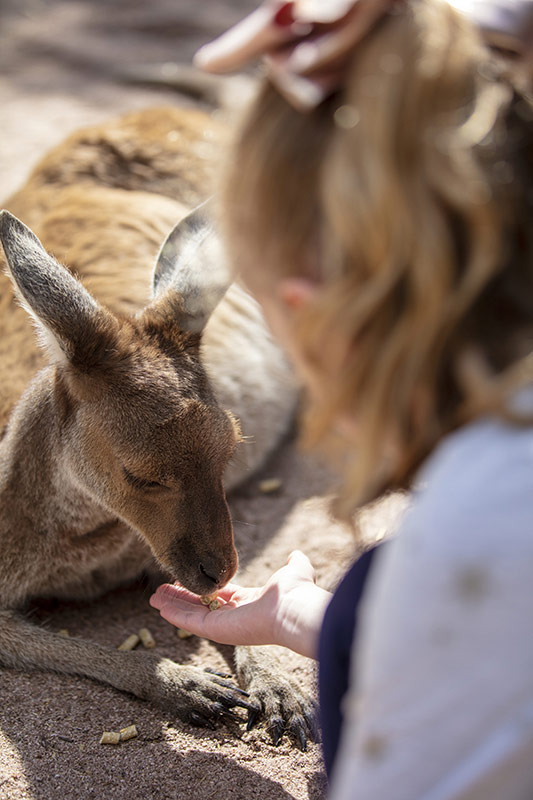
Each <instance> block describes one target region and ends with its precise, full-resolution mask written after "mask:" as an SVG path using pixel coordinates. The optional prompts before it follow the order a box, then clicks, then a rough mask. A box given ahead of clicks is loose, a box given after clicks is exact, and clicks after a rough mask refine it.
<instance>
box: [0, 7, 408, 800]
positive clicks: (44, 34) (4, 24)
mask: <svg viewBox="0 0 533 800" xmlns="http://www.w3.org/2000/svg"><path fill="white" fill-rule="evenodd" d="M254 4H255V3H254V0H239V1H237V0H202V1H201V2H195V3H191V2H186V1H185V0H152V2H147V1H146V0H137V2H136V1H135V0H63V2H61V0H1V2H0V105H1V108H2V114H1V118H0V194H1V195H3V196H4V197H6V196H7V195H9V194H10V193H11V192H12V191H13V190H14V189H15V188H17V186H18V185H19V184H20V183H21V182H22V181H23V180H24V178H25V176H26V175H27V173H28V171H29V170H30V168H31V166H32V165H33V164H34V163H35V161H36V160H37V159H38V158H39V157H40V156H41V155H42V153H43V152H44V151H45V150H46V149H47V148H49V147H50V146H51V145H53V144H55V143H57V142H58V141H60V140H61V139H62V138H63V137H64V136H65V135H66V134H67V133H68V132H70V131H71V130H73V129H75V128H76V127H79V126H81V125H84V124H87V123H93V122H98V121H100V120H102V119H104V118H106V117H109V116H111V115H114V114H116V113H117V112H121V111H127V110H131V109H137V108H143V107H148V106H150V105H161V104H162V103H169V104H187V103H189V104H190V102H191V101H190V100H187V99H186V98H184V97H181V96H179V95H178V94H177V93H176V92H172V91H168V90H164V89H157V90H155V89H151V88H148V87H141V86H138V85H132V84H125V83H123V82H121V81H119V80H118V79H117V77H116V76H117V73H118V72H120V71H122V70H123V69H124V68H127V67H131V66H138V65H150V64H153V63H155V62H163V63H172V62H173V61H180V62H188V61H189V60H190V57H191V55H192V53H193V52H194V50H195V49H196V48H197V47H198V45H199V44H201V43H202V42H204V41H207V40H209V39H210V38H212V37H213V36H214V35H215V34H217V33H218V32H220V31H221V30H223V29H224V28H225V27H226V26H227V25H229V24H230V23H231V22H233V21H234V20H236V19H237V18H239V16H241V15H242V13H243V12H244V11H245V10H247V9H249V8H251V7H253V6H254ZM273 476H274V477H279V478H281V480H282V488H281V490H280V491H279V492H277V493H276V494H272V495H263V494H261V492H260V491H259V489H258V480H259V479H260V478H261V477H273ZM330 486H331V475H330V474H329V472H328V470H327V469H326V468H325V467H324V466H322V465H320V464H319V463H318V462H317V461H316V460H314V459H311V458H309V457H308V456H305V455H303V454H301V453H300V452H299V451H298V448H297V447H296V446H295V443H294V440H293V439H292V440H290V441H288V442H287V443H286V444H285V445H284V446H283V447H282V448H281V450H280V451H279V452H278V453H277V454H276V456H275V457H274V459H273V460H272V461H271V462H270V463H269V464H268V465H267V466H266V467H265V468H264V470H263V471H262V473H261V475H259V476H254V477H253V478H252V479H251V480H250V482H249V483H248V485H247V486H246V487H244V488H243V489H241V490H240V491H239V492H238V493H237V494H235V495H234V496H233V497H232V498H231V507H232V511H233V514H234V519H235V532H236V539H237V545H238V549H239V552H240V559H241V574H240V578H241V579H242V580H243V581H254V582H255V581H263V580H264V579H265V578H266V577H268V575H269V574H270V573H271V572H272V571H273V570H274V569H275V568H277V567H279V566H280V565H281V564H283V563H284V561H285V559H286V557H287V555H288V554H289V552H290V551H291V550H292V549H294V548H296V547H300V548H301V549H303V550H305V551H306V552H307V553H308V554H309V556H310V557H311V559H312V560H313V562H314V563H315V565H316V568H317V574H318V580H319V583H320V584H321V585H324V586H332V585H333V584H334V583H335V581H336V580H338V578H339V576H340V575H341V574H342V571H343V569H344V568H345V566H346V565H347V564H348V563H349V562H350V561H351V559H352V558H353V554H354V543H353V538H352V534H351V533H350V532H349V531H348V530H346V529H344V528H343V527H341V526H339V525H337V524H335V523H334V522H332V521H331V519H330V518H329V516H328V513H327V501H326V499H325V498H326V495H327V493H328V491H329V489H330ZM395 515H396V506H395V504H394V503H392V504H389V505H387V506H385V507H380V508H379V509H378V510H377V511H376V512H373V513H370V514H369V515H367V518H366V522H365V525H366V532H367V535H368V536H371V537H372V538H373V537H375V536H381V535H382V534H384V533H385V532H386V531H387V530H388V529H389V528H390V527H391V525H392V524H393V520H394V518H395ZM0 579H1V576H0ZM148 596H149V593H148V590H147V589H146V588H143V587H142V586H136V587H129V588H126V589H123V590H120V591H116V592H114V593H112V594H110V595H108V596H106V597H104V598H102V599H101V600H100V601H99V602H97V603H92V604H90V605H87V604H85V605H84V604H68V605H67V604H62V605H57V606H55V607H51V606H48V607H39V608H37V609H35V611H34V618H35V621H36V622H37V623H40V624H43V625H46V626H48V627H49V628H50V629H53V630H60V629H62V628H66V629H68V631H69V632H70V635H79V636H83V637H86V638H90V639H93V640H94V641H97V642H99V643H101V644H105V645H109V646H110V647H116V646H117V645H118V644H119V643H120V642H121V641H122V640H123V639H124V638H125V636H126V635H127V634H128V633H130V632H134V631H136V630H137V629H138V628H140V627H142V626H148V627H149V628H150V629H151V631H152V632H153V634H154V636H155V638H156V642H157V652H159V653H161V654H162V655H165V656H168V657H171V658H173V659H175V660H176V661H179V662H183V663H190V664H195V665H200V666H211V667H218V668H223V669H228V667H229V669H230V670H231V648H220V649H219V648H216V647H215V646H214V645H212V644H211V643H208V642H206V641H203V640H200V639H198V638H195V637H194V638H192V639H189V640H187V641H180V640H179V639H178V638H177V636H176V633H175V631H174V629H173V628H171V627H170V626H169V625H167V624H166V623H165V622H163V621H161V620H160V619H159V616H158V614H157V613H156V612H155V611H153V610H152V609H150V607H149V606H148ZM279 656H280V659H281V661H282V663H283V664H284V665H285V666H286V668H287V670H289V671H290V672H291V673H292V674H293V675H294V676H296V677H297V678H298V679H299V680H300V681H301V683H302V685H304V686H306V687H307V689H308V690H309V691H311V692H312V691H314V686H315V677H316V676H315V669H314V665H313V664H312V663H311V662H310V661H308V660H306V659H303V658H300V657H297V656H295V655H292V654H290V653H288V652H284V651H280V653H279ZM131 723H135V724H136V726H137V728H138V731H139V737H138V738H137V739H134V740H131V741H130V742H128V743H125V744H123V745H121V746H119V747H104V746H101V745H99V738H100V734H101V732H102V731H103V730H113V729H118V728H121V727H124V726H126V725H128V724H131ZM325 793H326V785H325V779H324V776H323V770H322V763H321V755H320V747H319V745H312V746H311V747H310V748H309V750H308V752H306V753H300V752H299V751H298V750H296V749H295V748H294V747H293V746H292V745H291V744H290V743H289V742H288V741H286V740H285V739H284V740H283V742H282V743H281V745H280V746H279V747H277V748H274V747H272V746H271V744H270V743H269V740H268V737H267V735H266V732H265V730H264V728H263V727H262V726H261V725H259V726H258V727H257V728H256V729H254V730H253V731H251V732H248V733H247V732H245V731H244V726H241V728H239V727H237V726H235V727H234V728H233V729H231V730H230V729H229V728H227V727H222V726H220V727H219V728H218V729H217V730H216V731H201V730H198V729H195V728H192V727H187V726H185V725H183V724H181V723H179V722H176V721H175V720H173V719H169V718H168V717H166V716H165V714H164V713H161V712H159V711H157V710H154V709H152V708H149V707H148V706H147V705H146V704H143V703H142V702H140V701H138V700H136V699H133V698H131V697H128V696H125V695H123V694H120V693H119V692H117V691H115V690H114V689H112V688H109V687H107V686H103V685H99V684H96V683H93V682H90V681H88V680H82V679H78V678H75V677H66V676H61V675H54V674H45V673H31V674H30V673H28V674H22V673H18V672H14V671H11V670H0V798H1V800H29V799H30V798H32V799H33V800H71V798H76V800H88V799H89V798H98V800H108V798H109V799H111V798H113V799H114V800H121V799H122V798H124V800H145V799H146V798H194V800H240V799H241V798H242V800H245V799H246V800H248V799H249V798H254V797H258V798H259V797H260V798H262V800H282V798H283V799H286V800H289V799H290V798H294V800H307V798H309V799H310V800H311V799H312V800H319V798H323V797H325Z"/></svg>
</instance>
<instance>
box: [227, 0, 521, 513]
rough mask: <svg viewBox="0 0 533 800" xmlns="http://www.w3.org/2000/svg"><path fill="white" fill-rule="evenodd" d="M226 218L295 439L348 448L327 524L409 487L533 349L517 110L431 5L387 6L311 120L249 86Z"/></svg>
mask: <svg viewBox="0 0 533 800" xmlns="http://www.w3.org/2000/svg"><path fill="white" fill-rule="evenodd" d="M223 209H224V214H225V218H224V224H225V229H226V233H227V238H228V245H229V248H230V253H231V256H232V258H233V259H234V261H235V263H236V265H237V268H238V269H239V270H240V272H241V273H242V275H243V278H244V280H245V281H246V282H247V283H248V285H249V286H250V288H251V289H252V290H253V291H254V292H255V293H256V294H257V296H258V297H259V299H260V300H261V301H263V302H264V303H265V304H266V308H267V313H268V312H270V316H271V317H272V318H273V321H274V325H275V326H277V327H280V328H281V327H284V328H285V329H286V330H287V332H288V336H289V337H290V345H291V349H292V351H293V353H295V354H296V356H297V359H298V360H299V361H300V363H301V364H302V367H303V372H304V374H305V376H306V378H307V380H308V382H309V383H311V384H312V386H313V392H312V395H313V397H312V405H311V408H310V413H309V414H308V415H307V429H308V433H309V434H310V437H311V439H312V440H314V441H318V440H320V439H322V438H325V437H326V435H327V434H328V432H329V431H330V430H331V429H332V428H334V427H335V424H336V423H338V421H339V420H342V421H345V422H346V421H347V422H348V423H349V424H353V426H354V428H355V429H356V436H355V439H354V441H355V442H356V445H355V446H354V447H352V450H353V451H354V453H355V454H356V455H354V457H353V458H352V459H351V460H349V461H348V462H346V485H345V490H344V504H343V505H342V508H341V510H342V511H343V513H346V514H348V513H349V512H350V510H351V509H352V508H353V505H354V503H356V502H358V501H360V500H362V499H369V498H370V497H372V496H374V495H375V494H376V493H377V492H378V491H380V490H382V489H383V488H387V487H393V486H405V485H406V484H407V483H408V482H409V479H410V478H411V477H412V475H413V472H414V470H415V469H416V468H417V467H418V466H419V464H420V462H421V460H422V459H423V458H424V457H425V456H426V455H427V454H428V452H430V451H431V449H432V448H433V447H434V446H435V444H436V443H437V442H438V441H439V439H440V438H441V437H442V436H443V435H444V434H446V433H447V432H449V431H450V430H453V429H454V428H456V427H457V426H459V425H461V424H462V423H463V422H464V421H465V420H466V419H468V418H469V417H472V416H475V415H476V414H479V413H481V412H482V411H483V410H486V408H488V407H490V406H491V404H492V406H493V407H494V406H495V404H497V402H501V399H502V395H501V392H500V391H496V387H497V386H498V387H500V386H501V384H502V376H503V375H504V374H505V375H506V379H507V376H508V374H509V370H510V369H512V367H513V365H515V364H516V363H517V362H518V361H519V360H520V359H523V358H524V356H526V355H527V354H528V353H529V352H530V351H531V349H532V344H533V106H532V105H531V104H530V102H529V101H528V100H527V99H526V97H525V96H523V95H522V94H521V93H520V92H519V91H518V90H517V88H516V87H515V86H513V82H512V81H511V79H510V78H509V77H506V75H505V74H504V69H503V66H502V65H498V64H497V63H496V61H495V59H494V57H493V55H492V54H491V53H490V52H489V51H488V49H487V48H486V47H485V46H484V45H483V44H482V43H481V40H480V38H479V37H478V35H477V33H476V32H475V31H474V30H473V28H471V27H470V25H469V24H468V23H467V22H465V21H464V20H463V19H462V18H460V17H459V16H458V14H457V13H456V12H455V11H454V10H453V9H452V8H451V7H450V6H448V5H447V4H446V3H445V2H442V1H441V0H418V1H416V0H415V1H414V2H411V3H409V4H406V5H401V6H398V10H397V11H396V13H394V14H390V15H389V16H388V17H387V18H386V19H384V20H383V21H382V22H381V23H380V24H379V25H378V27H377V28H376V29H375V30H374V32H373V33H372V34H371V35H369V36H368V38H367V39H366V40H365V41H364V42H363V43H361V44H360V45H358V47H357V48H356V51H355V52H354V55H353V60H352V63H351V66H350V68H349V70H348V74H347V75H346V81H345V87H344V89H343V91H342V92H340V93H339V94H337V95H336V96H334V97H332V98H330V99H329V100H327V101H326V102H324V103H323V104H322V105H321V106H320V107H318V108H317V109H316V110H314V111H312V112H310V113H308V114H302V113H299V112H297V111H295V110H294V109H293V108H291V107H290V106H289V105H288V104H287V103H286V102H285V101H284V100H283V99H282V98H281V97H280V96H279V95H278V94H277V92H276V91H275V90H274V89H273V88H271V87H270V86H265V87H264V89H263V91H262V94H261V96H260V97H259V99H258V101H257V102H256V104H255V105H254V107H253V108H252V110H251V112H250V113H249V115H248V117H247V120H246V121H245V124H244V126H243V128H242V130H241V132H240V136H239V141H238V143H237V147H236V152H235V153H234V155H233V159H232V161H231V165H230V169H229V173H228V175H227V179H226V183H225V192H224V202H223ZM298 287H304V289H303V290H302V291H301V292H300V290H299V289H298ZM305 287H307V288H305ZM293 290H295V292H293ZM290 297H295V298H296V299H295V302H294V303H292V304H291V302H290V301H289V302H288V307H285V306H284V302H283V299H285V300H287V299H288V298H290ZM285 305H287V304H285ZM291 305H293V306H294V308H291Z"/></svg>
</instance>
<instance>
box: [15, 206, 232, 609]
mask: <svg viewBox="0 0 533 800" xmlns="http://www.w3.org/2000/svg"><path fill="white" fill-rule="evenodd" d="M0 238H1V240H2V243H3V246H4V250H5V253H6V256H7V261H8V266H9V271H10V273H11V276H12V279H13V282H14V284H15V288H16V290H17V293H18V294H19V296H20V299H21V301H22V303H23V305H24V306H25V308H26V309H27V310H28V312H29V313H30V314H31V316H32V317H33V319H34V321H35V324H36V327H37V329H38V333H39V336H40V338H41V340H42V341H43V343H44V344H45V346H46V347H47V349H48V351H49V353H50V356H51V358H52V361H53V362H54V365H55V370H54V378H53V380H54V384H53V386H54V389H53V391H54V403H55V407H56V412H57V413H56V416H57V419H58V437H59V451H58V459H59V460H60V461H61V464H60V465H58V466H59V467H60V468H61V469H66V470H68V473H69V475H70V476H71V479H72V480H73V481H74V482H75V483H76V485H78V486H79V487H80V488H82V489H83V490H84V491H85V492H87V493H89V494H90V496H91V497H92V498H93V499H94V500H95V501H96V502H97V503H99V504H100V505H102V506H104V507H105V508H107V509H108V510H109V511H110V512H112V513H113V514H116V515H117V516H118V517H120V518H122V519H123V520H125V521H126V522H127V523H129V524H130V525H131V526H132V527H133V528H135V529H136V530H137V531H139V532H140V534H141V535H142V536H143V537H144V538H145V539H146V540H147V542H148V543H149V545H150V547H151V549H152V551H153V553H154V555H155V556H156V558H157V559H158V560H159V561H160V563H161V564H162V565H163V567H164V568H165V569H167V570H168V571H169V572H170V573H171V574H172V575H174V577H175V578H176V579H178V580H180V581H181V582H182V583H183V584H184V585H185V586H187V587H188V588H189V589H190V590H191V591H194V592H197V593H199V594H207V593H211V592H212V591H214V590H215V589H217V588H219V587H221V586H223V585H224V584H225V583H226V582H227V581H228V580H229V579H230V578H231V577H232V576H233V574H234V573H235V570H236V567H237V555H236V552H235V547H234V543H233V530H232V524H231V517H230V514H229V510H228V506H227V503H226V498H225V493H224V487H223V475H224V470H225V467H226V464H227V462H228V460H229V458H230V457H231V455H232V453H233V450H234V448H235V446H236V442H237V439H238V432H237V426H236V425H235V423H234V421H233V420H232V418H231V416H230V415H229V414H228V413H226V412H225V411H224V410H222V409H221V408H220V407H219V405H218V404H217V401H216V399H215V397H214V395H213V392H212V390H211V388H210V384H209V380H208V378H207V375H206V373H205V371H204V368H203V366H202V363H201V361H200V357H199V345H200V339H201V333H202V330H203V328H204V326H205V324H206V322H207V320H208V318H209V315H210V314H211V312H212V311H213V309H214V308H215V306H216V304H217V303H218V301H219V300H220V298H221V297H222V296H223V294H224V292H225V291H226V288H227V286H228V283H229V279H228V275H227V272H226V270H225V269H224V267H223V264H222V259H221V258H220V255H221V254H220V253H219V252H217V251H218V248H217V246H216V241H215V238H214V236H213V235H212V233H211V231H210V228H209V225H208V223H207V221H206V219H205V218H204V212H203V209H200V210H199V211H198V212H196V213H194V214H192V215H190V216H189V217H188V218H186V219H185V220H184V221H183V222H182V223H180V224H179V225H178V226H177V227H176V228H175V229H174V230H173V231H172V232H171V234H170V235H169V237H168V238H167V240H166V242H165V243H164V245H163V247H162V249H161V252H160V255H159V257H158V261H157V265H156V270H155V274H154V299H153V301H152V302H151V304H150V305H149V306H148V307H147V308H146V309H144V311H143V312H142V313H140V314H138V315H137V316H136V317H134V318H119V317H116V316H115V315H113V314H111V313H110V311H109V310H107V309H106V308H104V307H103V306H102V305H100V304H99V303H98V302H97V301H96V300H95V299H94V298H93V297H92V296H91V295H90V294H89V292H87V290H86V289H85V288H84V287H83V286H82V284H81V283H80V282H79V281H78V280H77V279H76V278H75V277H74V276H73V275H72V274H71V273H70V272H69V271H68V270H67V269H66V268H65V267H63V266H61V265H60V264H59V263H58V262H57V261H56V260H55V259H53V258H52V257H51V256H50V255H48V254H47V253H46V251H45V250H44V249H43V247H42V245H41V243H40V242H39V240H38V239H37V237H36V236H35V235H34V234H33V233H32V232H31V231H30V230H29V229H28V228H27V227H26V226H24V225H23V224H22V223H21V222H20V221H19V220H17V219H16V218H15V217H13V216H11V215H10V214H8V213H7V212H3V213H2V215H0Z"/></svg>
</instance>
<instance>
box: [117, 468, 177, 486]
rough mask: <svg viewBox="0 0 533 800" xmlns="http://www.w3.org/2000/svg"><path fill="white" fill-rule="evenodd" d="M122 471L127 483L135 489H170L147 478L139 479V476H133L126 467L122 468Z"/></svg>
mask: <svg viewBox="0 0 533 800" xmlns="http://www.w3.org/2000/svg"><path fill="white" fill-rule="evenodd" d="M122 471H123V474H124V477H125V479H126V481H127V482H128V483H129V484H130V486H133V487H134V488H135V489H155V488H158V489H168V486H165V485H164V484H162V483H159V481H150V480H147V479H145V478H139V477H137V475H133V474H132V473H131V472H130V471H129V470H127V469H126V467H122Z"/></svg>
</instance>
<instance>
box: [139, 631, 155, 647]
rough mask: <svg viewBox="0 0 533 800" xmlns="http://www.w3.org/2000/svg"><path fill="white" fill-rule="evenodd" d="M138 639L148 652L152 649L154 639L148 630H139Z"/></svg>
mask: <svg viewBox="0 0 533 800" xmlns="http://www.w3.org/2000/svg"><path fill="white" fill-rule="evenodd" d="M139 639H140V640H141V642H142V644H143V647H147V648H148V649H149V650H150V649H151V648H152V647H155V639H154V637H153V636H152V634H151V633H150V631H149V630H148V628H141V629H140V631H139Z"/></svg>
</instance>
